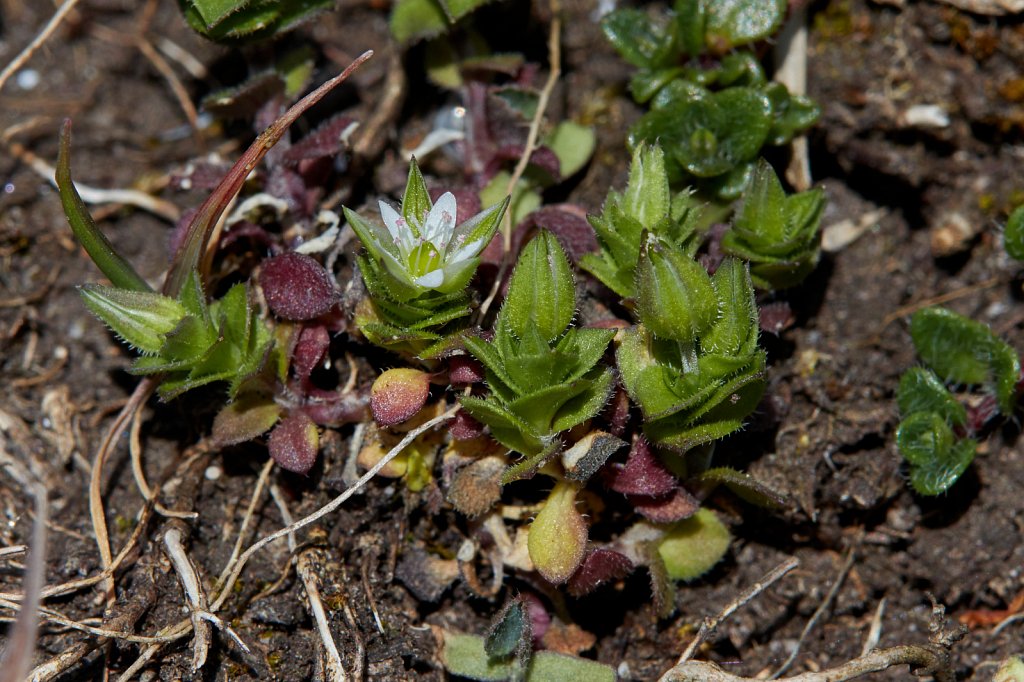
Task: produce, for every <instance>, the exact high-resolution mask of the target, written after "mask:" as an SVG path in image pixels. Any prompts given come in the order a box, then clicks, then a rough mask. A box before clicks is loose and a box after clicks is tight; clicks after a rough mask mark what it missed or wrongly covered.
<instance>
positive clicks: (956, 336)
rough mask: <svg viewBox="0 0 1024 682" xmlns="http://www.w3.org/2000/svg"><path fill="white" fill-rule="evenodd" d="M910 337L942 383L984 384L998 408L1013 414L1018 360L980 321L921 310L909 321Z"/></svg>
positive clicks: (929, 309)
mask: <svg viewBox="0 0 1024 682" xmlns="http://www.w3.org/2000/svg"><path fill="white" fill-rule="evenodd" d="M910 336H911V338H913V340H914V347H915V348H916V349H917V353H918V355H920V356H921V359H922V360H924V362H925V363H926V364H927V365H928V366H929V367H931V368H932V369H933V370H935V373H936V374H937V375H939V376H940V377H942V379H943V380H945V381H952V382H956V383H961V384H976V385H977V384H988V385H989V386H990V387H991V388H993V389H994V391H995V393H996V396H997V398H998V400H999V408H1000V410H1002V411H1003V412H1004V413H1007V414H1008V413H1010V412H1012V411H1013V404H1014V402H1015V398H1016V386H1017V381H1018V379H1019V378H1020V358H1019V357H1018V355H1017V353H1016V352H1015V351H1014V350H1013V348H1011V347H1010V346H1009V345H1007V344H1006V342H1005V341H1003V340H1002V339H1000V338H999V337H997V336H996V335H995V334H993V333H992V330H991V329H989V328H988V326H987V325H984V324H982V323H980V322H975V321H974V320H971V319H968V318H966V317H964V316H963V315H958V314H957V313H954V312H953V311H952V310H948V309H946V308H938V307H934V308H924V309H923V310H919V311H917V312H916V313H914V316H913V317H912V318H911V320H910Z"/></svg>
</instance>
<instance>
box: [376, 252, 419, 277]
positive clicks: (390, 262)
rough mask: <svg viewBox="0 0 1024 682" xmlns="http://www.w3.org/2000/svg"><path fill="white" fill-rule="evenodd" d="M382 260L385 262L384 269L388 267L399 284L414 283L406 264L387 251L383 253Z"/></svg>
mask: <svg viewBox="0 0 1024 682" xmlns="http://www.w3.org/2000/svg"><path fill="white" fill-rule="evenodd" d="M381 260H383V261H384V267H386V268H387V269H388V271H389V272H391V274H392V275H394V276H395V279H397V280H398V281H399V282H404V283H406V284H412V283H413V280H412V278H411V277H410V276H409V271H408V270H406V267H405V263H403V262H402V261H400V260H398V259H397V258H395V257H394V256H393V255H391V254H390V253H387V252H386V251H385V252H383V253H381Z"/></svg>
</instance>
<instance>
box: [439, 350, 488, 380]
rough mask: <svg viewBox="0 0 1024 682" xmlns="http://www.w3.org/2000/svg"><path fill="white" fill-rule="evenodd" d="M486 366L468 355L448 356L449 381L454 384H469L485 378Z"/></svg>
mask: <svg viewBox="0 0 1024 682" xmlns="http://www.w3.org/2000/svg"><path fill="white" fill-rule="evenodd" d="M484 376H485V375H484V368H483V365H481V364H480V363H479V362H478V361H477V360H475V359H473V358H472V357H470V356H468V355H453V356H452V357H450V358H448V383H450V384H451V385H452V386H468V385H469V384H478V383H480V382H481V381H483V380H484Z"/></svg>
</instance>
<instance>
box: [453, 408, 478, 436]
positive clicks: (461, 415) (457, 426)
mask: <svg viewBox="0 0 1024 682" xmlns="http://www.w3.org/2000/svg"><path fill="white" fill-rule="evenodd" d="M448 433H450V434H451V436H452V438H454V439H455V440H473V439H474V438H479V437H480V436H482V435H484V425H483V424H481V423H480V422H478V421H477V420H476V419H474V418H473V417H472V416H471V415H469V414H466V413H465V412H463V411H462V410H459V411H458V412H456V413H455V417H454V418H453V419H452V421H451V425H450V426H449V427H448Z"/></svg>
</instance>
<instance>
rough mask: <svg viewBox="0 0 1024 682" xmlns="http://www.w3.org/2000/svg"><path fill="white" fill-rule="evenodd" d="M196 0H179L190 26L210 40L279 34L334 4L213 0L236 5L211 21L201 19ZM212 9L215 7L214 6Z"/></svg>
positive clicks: (319, 0)
mask: <svg viewBox="0 0 1024 682" xmlns="http://www.w3.org/2000/svg"><path fill="white" fill-rule="evenodd" d="M197 1H198V0H178V4H179V5H180V6H181V7H182V11H183V12H184V14H185V19H186V21H188V24H189V26H191V27H192V29H193V30H194V31H196V32H197V33H199V34H201V35H203V36H204V37H206V38H208V39H210V40H214V41H219V42H227V43H232V42H238V41H241V40H246V41H254V40H258V39H261V38H266V37H269V36H273V35H280V34H282V33H285V32H287V31H290V30H291V29H293V28H295V27H296V26H298V25H299V24H301V23H303V22H306V21H309V20H310V19H312V18H313V17H314V16H315V15H316V14H318V13H319V12H321V11H323V10H326V9H327V8H329V7H330V6H331V5H333V4H334V2H333V0H259V1H256V2H244V3H242V2H233V3H232V2H230V1H227V2H225V1H223V0H212V2H214V3H215V4H217V5H220V6H221V7H222V8H226V7H227V6H228V5H229V4H234V5H236V6H238V7H239V8H238V9H237V11H230V12H228V13H226V14H224V15H223V16H221V17H220V18H219V19H217V20H216V21H215V22H213V23H210V22H207V21H205V20H204V18H203V15H202V14H201V13H200V11H199V10H198V9H197V7H196V4H195V2H197ZM203 1H204V2H206V1H207V0H203ZM212 9H214V10H216V9H217V8H212Z"/></svg>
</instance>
